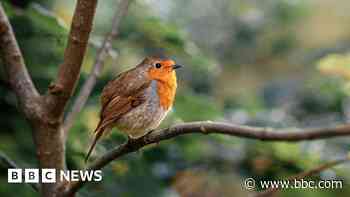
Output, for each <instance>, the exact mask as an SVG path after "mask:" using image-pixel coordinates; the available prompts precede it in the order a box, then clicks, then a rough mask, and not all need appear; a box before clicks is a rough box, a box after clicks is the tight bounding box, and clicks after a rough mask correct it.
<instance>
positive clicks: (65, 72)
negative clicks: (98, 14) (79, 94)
mask: <svg viewBox="0 0 350 197" xmlns="http://www.w3.org/2000/svg"><path fill="white" fill-rule="evenodd" d="M96 5H97V0H78V1H77V6H76V8H75V11H74V16H73V20H72V25H71V30H70V33H69V40H68V44H67V47H66V49H65V52H64V60H63V63H62V64H61V65H60V67H59V70H58V75H57V79H56V81H55V82H54V83H53V84H51V85H50V86H49V94H48V95H47V106H48V107H49V111H50V115H52V117H61V116H62V114H63V111H64V108H65V106H66V104H67V101H68V99H69V98H70V96H71V95H72V93H73V91H74V88H75V85H76V82H77V81H78V79H79V74H80V68H81V65H82V63H83V59H84V55H85V51H86V48H87V44H88V40H89V35H90V32H91V29H92V24H93V19H94V16H95V11H96Z"/></svg>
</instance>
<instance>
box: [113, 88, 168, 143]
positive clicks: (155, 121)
mask: <svg viewBox="0 0 350 197" xmlns="http://www.w3.org/2000/svg"><path fill="white" fill-rule="evenodd" d="M156 86H157V85H156V82H152V83H151V86H150V88H148V89H147V90H145V92H144V94H145V95H144V96H145V99H146V100H145V102H144V103H142V104H141V105H139V106H137V107H135V108H134V109H132V110H131V111H130V112H129V113H127V114H125V115H124V116H123V117H122V118H121V119H120V120H119V121H118V123H117V127H118V128H119V129H120V130H121V131H124V132H126V133H128V134H129V135H132V136H133V137H140V136H142V135H144V134H145V133H146V132H148V131H150V130H153V129H155V128H157V127H158V126H159V124H160V123H161V121H162V120H163V119H164V117H165V116H166V114H167V113H168V111H169V110H170V108H169V109H164V108H163V107H161V105H160V98H159V95H158V93H157V87H156Z"/></svg>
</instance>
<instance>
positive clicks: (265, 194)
mask: <svg viewBox="0 0 350 197" xmlns="http://www.w3.org/2000/svg"><path fill="white" fill-rule="evenodd" d="M349 160H350V157H346V158H341V159H337V160H333V161H329V162H327V163H324V164H321V165H320V166H317V167H315V168H313V169H310V170H308V171H305V172H302V173H300V174H297V175H294V176H291V177H289V178H288V179H287V180H288V181H290V182H292V181H295V180H301V179H303V178H305V177H309V176H312V175H315V174H318V173H320V172H322V171H324V170H327V169H329V168H332V167H334V166H336V165H339V164H343V163H345V162H348V161H349ZM281 189H283V188H281V187H271V188H270V189H267V190H265V191H262V192H258V193H256V194H255V195H254V197H270V196H273V194H274V193H276V192H278V191H280V190H281Z"/></svg>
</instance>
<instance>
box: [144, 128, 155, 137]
mask: <svg viewBox="0 0 350 197" xmlns="http://www.w3.org/2000/svg"><path fill="white" fill-rule="evenodd" d="M154 131H155V129H152V130H149V131H147V133H145V135H143V136H142V137H145V136H148V135H151V133H153V132H154Z"/></svg>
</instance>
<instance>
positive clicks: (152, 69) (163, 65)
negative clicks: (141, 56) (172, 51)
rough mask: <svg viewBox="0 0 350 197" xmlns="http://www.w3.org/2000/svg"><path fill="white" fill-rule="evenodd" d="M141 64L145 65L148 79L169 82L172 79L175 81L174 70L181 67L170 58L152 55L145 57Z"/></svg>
mask: <svg viewBox="0 0 350 197" xmlns="http://www.w3.org/2000/svg"><path fill="white" fill-rule="evenodd" d="M142 64H143V65H145V66H147V69H148V70H147V75H148V77H149V79H151V80H157V81H160V82H165V83H169V82H170V83H171V82H172V81H174V80H175V81H174V82H176V73H175V70H176V69H178V68H181V67H182V66H180V65H178V64H176V63H175V62H174V61H173V60H171V59H164V58H163V59H162V58H154V57H147V58H145V60H144V61H143V62H142Z"/></svg>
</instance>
